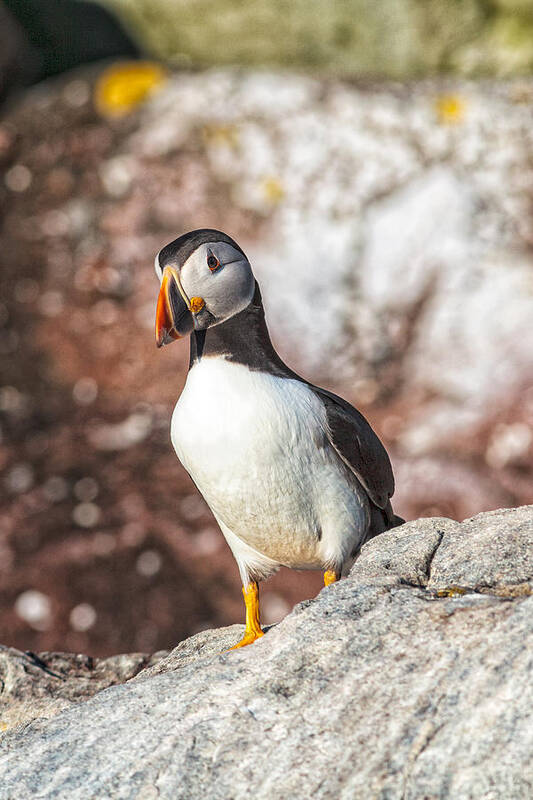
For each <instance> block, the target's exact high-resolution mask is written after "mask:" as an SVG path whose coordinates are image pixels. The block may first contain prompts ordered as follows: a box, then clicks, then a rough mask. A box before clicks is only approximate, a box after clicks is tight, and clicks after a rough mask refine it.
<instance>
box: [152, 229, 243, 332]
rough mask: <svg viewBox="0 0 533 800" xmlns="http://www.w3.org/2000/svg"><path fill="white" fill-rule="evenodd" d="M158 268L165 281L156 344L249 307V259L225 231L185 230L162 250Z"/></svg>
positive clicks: (157, 313) (160, 303)
mask: <svg viewBox="0 0 533 800" xmlns="http://www.w3.org/2000/svg"><path fill="white" fill-rule="evenodd" d="M155 271H156V275H157V277H158V278H159V280H160V281H161V289H160V290H159V297H158V299H157V311H156V319H155V339H156V343H157V346H158V347H161V345H164V344H169V342H171V341H172V340H173V339H180V338H181V337H182V336H187V335H188V334H189V333H192V331H193V330H198V331H199V330H205V329H206V328H209V327H211V326H212V325H218V323H220V322H224V321H225V320H227V319H229V318H230V317H233V316H234V315H235V314H238V313H239V311H242V310H243V309H244V308H246V306H247V305H248V304H249V303H250V301H251V299H252V297H253V294H254V289H255V279H254V276H253V274H252V268H251V267H250V264H249V262H248V259H247V258H246V256H245V254H244V253H243V251H242V250H241V248H240V247H239V245H238V244H237V242H234V241H233V239H231V238H230V237H229V236H228V235H227V234H225V233H222V231H215V230H211V229H209V228H202V229H200V230H197V231H191V232H190V233H185V234H184V235H183V236H180V237H179V239H175V240H174V241H173V242H170V244H167V245H166V247H163V249H162V250H160V251H159V253H158V254H157V256H156V257H155Z"/></svg>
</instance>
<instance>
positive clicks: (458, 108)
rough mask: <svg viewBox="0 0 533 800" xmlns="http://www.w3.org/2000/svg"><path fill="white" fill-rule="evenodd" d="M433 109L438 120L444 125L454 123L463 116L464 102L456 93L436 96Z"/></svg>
mask: <svg viewBox="0 0 533 800" xmlns="http://www.w3.org/2000/svg"><path fill="white" fill-rule="evenodd" d="M435 109H436V112H437V117H438V119H439V122H441V123H442V124H444V125H456V124H457V123H458V122H462V120H463V118H464V115H465V111H466V103H465V101H464V100H463V99H462V98H461V97H459V96H458V95H456V94H446V95H441V97H438V98H437V101H436V103H435Z"/></svg>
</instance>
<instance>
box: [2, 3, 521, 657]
mask: <svg viewBox="0 0 533 800" xmlns="http://www.w3.org/2000/svg"><path fill="white" fill-rule="evenodd" d="M532 69H533V2H532V1H531V0H491V1H490V2H489V0H462V2H457V1H454V0H389V1H388V2H386V3H375V2H373V1H372V0H337V1H336V2H326V1H325V0H305V2H304V1H303V0H297V1H295V0H292V1H291V2H288V0H255V2H250V3H242V2H238V0H108V1H107V2H105V3H104V2H102V4H101V5H98V4H94V3H88V2H81V0H9V2H8V0H4V2H0V97H1V99H2V105H1V107H0V115H1V119H0V168H1V170H2V174H1V176H0V203H1V223H0V224H1V228H0V287H1V288H0V364H1V367H0V370H1V371H0V420H1V422H0V437H1V438H0V497H1V501H0V511H1V519H0V630H1V641H2V642H3V643H4V644H8V645H13V646H16V647H19V648H21V649H23V650H26V649H32V650H35V651H42V650H47V649H58V650H72V651H83V652H88V653H90V654H93V655H106V654H111V653H117V652H125V651H139V650H140V651H154V650H158V649H162V648H170V647H172V646H174V645H175V644H176V643H177V642H178V641H179V640H180V639H182V638H183V637H185V636H187V635H190V634H192V633H194V632H196V631H198V630H201V629H202V628H205V627H212V626H218V625H224V624H229V623H231V622H240V621H241V620H242V618H243V609H242V601H241V593H240V583H239V577H238V573H237V569H236V566H235V563H234V560H233V557H232V556H231V554H230V552H229V550H228V548H227V546H226V544H225V542H224V540H223V537H222V535H221V533H220V532H219V531H218V529H217V527H216V524H215V522H214V520H213V518H212V517H211V515H210V513H209V511H208V509H207V507H206V506H205V504H204V502H203V500H202V498H201V497H200V496H199V495H198V493H197V492H196V490H195V488H194V486H193V484H192V482H191V481H190V479H189V478H188V476H187V475H186V473H185V472H184V471H183V470H182V469H181V467H180V465H179V464H178V462H177V459H176V457H175V455H174V453H173V451H172V448H171V444H170V441H169V421H170V414H171V411H172V408H173V405H174V404H175V402H176V399H177V397H178V394H179V392H180V390H181V387H182V385H183V382H184V380H185V375H186V366H187V361H188V345H187V343H176V344H174V345H173V346H172V347H167V348H164V350H162V351H157V350H156V347H155V342H154V332H153V326H154V312H155V302H156V297H157V291H158V285H157V281H156V278H155V276H154V272H153V260H154V255H155V253H156V252H157V251H158V250H159V249H160V248H161V247H162V246H163V245H164V244H166V243H167V242H168V241H170V240H171V239H174V238H175V237H176V236H178V235H179V234H181V233H183V232H185V231H186V230H189V229H192V228H199V227H215V228H221V229H223V230H225V231H227V232H228V233H230V234H231V235H232V236H233V237H235V238H236V239H237V241H238V242H239V243H240V244H241V245H242V246H243V248H244V249H245V251H246V252H247V254H248V256H249V258H250V260H251V262H252V264H253V265H254V269H255V271H256V274H257V276H258V278H259V280H260V282H261V286H262V289H263V296H264V299H265V304H266V309H267V317H268V320H269V324H270V327H271V330H272V333H273V337H274V339H275V342H276V346H277V348H278V350H279V351H280V353H281V354H282V355H283V356H284V357H285V358H286V360H288V361H289V363H290V364H291V365H292V366H294V368H296V369H297V370H298V371H300V372H301V373H304V374H305V376H306V377H308V378H309V379H311V380H312V381H314V382H317V383H321V384H322V385H326V386H328V387H329V388H331V389H333V390H334V391H336V392H338V393H342V394H343V395H344V396H346V397H347V398H348V399H350V400H351V401H352V402H353V403H355V404H356V405H357V406H358V407H359V408H360V409H361V410H362V411H363V412H364V413H365V414H366V415H367V417H368V418H369V419H370V421H371V422H372V424H373V425H374V427H375V429H376V430H377V431H378V433H379V434H380V436H381V437H382V439H383V440H384V442H385V443H386V445H387V447H388V449H389V452H390V453H391V456H392V460H393V463H394V467H395V473H396V483H397V492H396V496H395V503H394V507H395V510H396V511H397V513H399V514H401V515H403V516H405V517H406V518H414V517H417V516H421V515H444V516H451V517H454V518H456V519H463V518H465V517H468V516H471V515H473V514H476V513H477V512H480V511H482V510H487V509H492V508H497V507H500V506H513V505H518V504H522V503H531V502H533V483H532V473H533V463H532V454H533V446H532V425H533V381H532V378H533V324H532V320H533V252H532V248H533V124H532V123H533V114H532V111H533V79H532V77H531V73H532ZM320 586H321V576H320V575H319V574H315V573H296V572H288V571H286V570H285V571H283V572H282V573H280V574H279V575H278V576H276V577H275V578H273V579H272V580H270V581H269V582H268V583H267V584H265V585H264V587H263V590H262V591H263V605H262V609H263V612H264V613H263V619H264V621H265V622H273V621H276V620H279V619H280V618H282V617H283V616H284V615H285V614H286V613H287V612H288V611H289V610H290V609H291V607H292V606H293V604H294V603H295V602H297V601H299V600H301V599H303V598H305V597H309V596H312V595H313V594H315V593H316V592H317V591H318V590H319V588H320Z"/></svg>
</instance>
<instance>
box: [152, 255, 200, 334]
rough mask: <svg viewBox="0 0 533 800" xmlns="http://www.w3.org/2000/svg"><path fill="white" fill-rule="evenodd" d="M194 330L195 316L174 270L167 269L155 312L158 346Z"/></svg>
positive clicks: (164, 271) (164, 272)
mask: <svg viewBox="0 0 533 800" xmlns="http://www.w3.org/2000/svg"><path fill="white" fill-rule="evenodd" d="M193 328H194V321H193V316H192V314H191V312H190V311H189V308H188V307H187V304H186V302H185V300H184V298H183V297H182V295H181V292H180V291H179V289H178V284H177V278H176V275H175V273H174V269H173V268H172V267H165V269H164V270H163V279H162V281H161V288H160V290H159V297H158V298H157V307H156V312H155V341H156V344H157V346H158V347H162V345H164V344H169V343H170V342H172V341H174V339H180V338H181V337H182V336H187V335H188V334H189V333H191V331H192V330H193Z"/></svg>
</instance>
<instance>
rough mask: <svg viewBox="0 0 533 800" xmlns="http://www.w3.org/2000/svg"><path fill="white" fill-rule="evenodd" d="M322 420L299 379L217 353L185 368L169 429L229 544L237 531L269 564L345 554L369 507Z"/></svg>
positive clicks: (318, 561) (337, 558)
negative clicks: (275, 374) (251, 367)
mask: <svg viewBox="0 0 533 800" xmlns="http://www.w3.org/2000/svg"><path fill="white" fill-rule="evenodd" d="M326 430H327V422H326V412H325V409H324V406H323V404H322V403H321V401H320V400H319V398H318V397H316V395H315V394H314V393H313V392H312V391H311V390H310V389H309V388H308V387H307V386H305V384H303V383H301V382H300V381H296V380H287V379H284V378H277V377H273V376H271V375H269V374H267V373H263V372H252V371H250V370H249V369H248V368H247V367H245V366H243V365H240V364H234V363H232V362H229V361H226V360H225V359H223V358H220V357H219V358H204V359H202V360H201V361H200V362H199V363H197V364H196V365H195V366H194V367H193V368H192V370H191V371H190V372H189V375H188V378H187V383H186V385H185V388H184V390H183V392H182V394H181V397H180V398H179V401H178V403H177V405H176V408H175V410H174V414H173V416H172V425H171V438H172V443H173V445H174V448H175V450H176V453H177V455H178V458H179V459H180V461H181V462H182V464H183V466H184V467H185V469H186V470H187V471H188V472H189V474H190V475H191V477H192V479H193V480H194V482H195V483H196V485H197V486H198V489H199V490H200V492H201V493H202V494H203V496H204V498H205V500H206V502H207V503H208V505H209V506H210V508H211V510H212V511H213V514H214V515H215V517H216V518H217V520H218V521H219V522H220V524H221V527H222V530H223V531H224V532H225V533H226V535H227V538H228V541H229V543H230V545H231V546H232V549H233V550H234V552H235V541H233V537H237V538H238V540H240V541H242V542H244V543H246V545H248V546H249V547H250V548H253V550H254V551H255V552H256V553H258V554H262V555H263V556H265V557H267V558H268V559H270V560H272V561H273V562H276V564H278V565H279V564H283V565H287V566H292V567H300V568H322V567H324V566H330V565H332V564H334V563H335V565H337V564H338V563H342V561H344V560H345V559H346V558H347V557H349V555H350V552H351V551H352V550H353V548H354V547H355V546H356V545H357V543H358V542H359V541H360V540H361V539H362V537H363V536H364V534H365V532H366V528H367V526H368V516H369V511H368V500H367V498H366V494H365V493H364V492H363V491H360V492H358V491H356V490H354V483H353V480H352V479H350V477H349V475H348V473H347V469H346V467H344V465H343V464H342V462H341V461H340V460H339V459H338V457H337V455H336V454H335V452H334V451H333V449H332V448H331V446H330V444H329V442H328V440H327V436H326ZM225 529H227V531H226V530H225ZM228 531H230V532H231V534H233V537H230V536H229V535H228V533H227V532H228ZM236 555H237V554H236ZM241 555H242V554H241Z"/></svg>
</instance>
